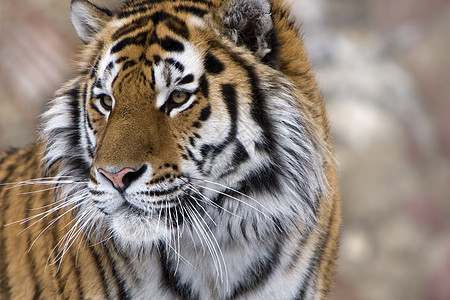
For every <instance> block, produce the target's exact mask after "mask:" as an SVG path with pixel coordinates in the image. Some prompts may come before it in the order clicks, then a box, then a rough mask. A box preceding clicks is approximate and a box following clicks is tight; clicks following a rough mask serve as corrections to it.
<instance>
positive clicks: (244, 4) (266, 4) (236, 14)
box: [219, 0, 278, 65]
mask: <svg viewBox="0 0 450 300" xmlns="http://www.w3.org/2000/svg"><path fill="white" fill-rule="evenodd" d="M219 18H220V19H221V21H222V24H223V30H224V31H225V34H226V35H227V36H228V37H229V38H230V39H231V40H232V41H233V42H234V43H235V44H237V45H238V46H242V45H244V46H246V47H247V48H248V49H250V50H251V51H252V52H253V53H254V54H255V55H256V56H258V57H259V58H260V59H261V60H262V61H263V62H266V63H268V64H271V65H277V60H278V57H277V56H278V54H277V49H276V48H277V38H276V34H275V30H274V24H273V20H272V8H271V3H270V0H228V1H225V2H224V5H223V6H222V7H221V9H220V11H219Z"/></svg>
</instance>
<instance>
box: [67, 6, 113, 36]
mask: <svg viewBox="0 0 450 300" xmlns="http://www.w3.org/2000/svg"><path fill="white" fill-rule="evenodd" d="M70 6H71V7H70V8H71V19H72V24H73V26H74V27H75V30H76V31H77V33H78V36H79V37H80V39H81V40H82V41H83V42H84V43H85V44H88V43H90V42H92V41H93V40H94V39H95V36H96V34H97V33H98V32H99V31H100V30H101V29H102V28H103V27H104V26H105V24H106V23H107V22H108V21H109V20H111V17H112V13H111V12H110V11H109V10H107V9H104V8H100V7H97V6H96V5H94V4H92V3H90V2H89V1H87V0H72V2H71V5H70Z"/></svg>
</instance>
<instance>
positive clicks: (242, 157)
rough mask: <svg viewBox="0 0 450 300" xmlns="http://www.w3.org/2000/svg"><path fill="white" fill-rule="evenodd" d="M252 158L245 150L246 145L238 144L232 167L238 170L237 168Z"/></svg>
mask: <svg viewBox="0 0 450 300" xmlns="http://www.w3.org/2000/svg"><path fill="white" fill-rule="evenodd" d="M249 158H250V155H249V154H248V152H247V150H246V149H245V147H244V145H242V143H241V142H239V141H238V142H237V143H236V148H235V149H234V152H233V158H232V163H231V164H232V166H233V169H236V167H237V166H239V165H240V164H242V163H244V162H245V161H247V160H248V159H249Z"/></svg>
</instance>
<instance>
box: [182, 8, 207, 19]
mask: <svg viewBox="0 0 450 300" xmlns="http://www.w3.org/2000/svg"><path fill="white" fill-rule="evenodd" d="M175 10H176V11H177V12H188V13H191V14H194V15H196V16H198V17H200V18H202V17H203V16H204V15H206V14H207V13H208V11H207V10H205V9H202V8H199V7H195V6H190V5H178V6H175Z"/></svg>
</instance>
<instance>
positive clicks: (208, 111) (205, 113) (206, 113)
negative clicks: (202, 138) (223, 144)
mask: <svg viewBox="0 0 450 300" xmlns="http://www.w3.org/2000/svg"><path fill="white" fill-rule="evenodd" d="M210 116H211V106H210V105H208V106H206V107H205V108H203V109H202V111H201V112H200V117H199V118H198V119H199V121H206V120H208V119H209V117H210Z"/></svg>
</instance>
